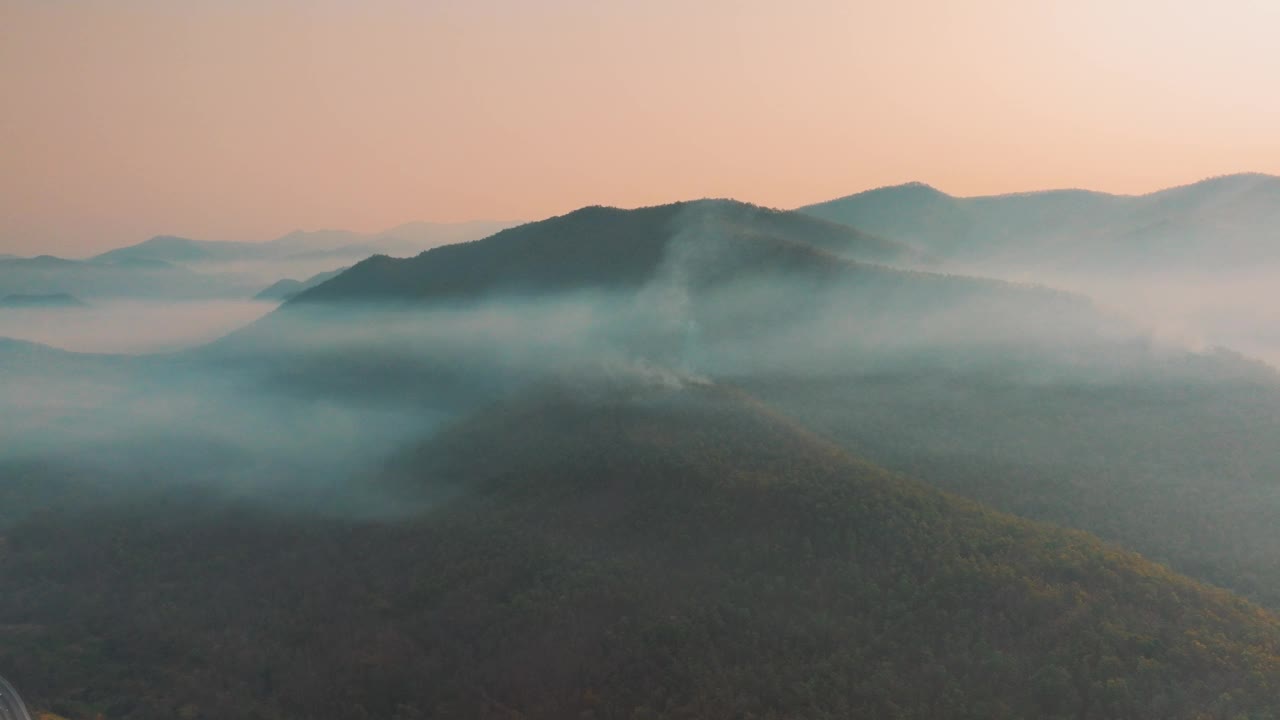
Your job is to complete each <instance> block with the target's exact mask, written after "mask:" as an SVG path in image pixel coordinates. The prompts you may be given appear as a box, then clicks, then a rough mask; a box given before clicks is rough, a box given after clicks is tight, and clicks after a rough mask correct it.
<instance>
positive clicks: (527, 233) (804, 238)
mask: <svg viewBox="0 0 1280 720" xmlns="http://www.w3.org/2000/svg"><path fill="white" fill-rule="evenodd" d="M686 241H696V244H697V246H696V248H694V249H693V250H692V251H694V252H697V253H700V254H704V255H707V256H708V261H710V262H718V261H720V260H721V259H723V260H724V261H725V262H732V263H746V262H754V263H758V264H763V262H764V261H766V260H767V261H769V262H773V261H781V262H784V263H786V264H796V263H800V264H805V263H808V264H814V263H818V264H821V263H822V262H823V260H822V257H823V256H831V257H843V258H851V259H857V260H864V261H872V262H888V263H911V262H916V261H919V260H920V259H921V255H920V254H919V253H918V252H916V251H914V250H913V249H912V248H910V247H909V246H906V245H903V244H902V243H898V242H894V241H890V240H884V239H882V238H878V237H875V236H871V235H867V234H865V233H861V232H859V231H857V230H853V229H851V228H844V227H841V226H839V225H836V224H832V223H827V222H823V221H819V220H814V219H811V218H807V217H805V216H803V215H799V214H796V213H787V212H780V211H775V210H767V209H765V208H760V207H756V206H752V205H747V204H745V203H738V202H735V201H729V200H702V201H695V202H689V203H675V204H671V205H661V206H655V207H649V208H641V209H637V210H621V209H618V208H607V207H587V208H582V209H581V210H577V211H575V212H573V213H569V214H568V215H563V216H560V217H555V218H550V219H548V220H544V221H541V222H535V223H529V224H526V225H521V226H519V227H516V228H512V229H509V230H504V231H502V232H499V233H497V234H495V235H493V236H492V237H489V238H486V239H484V240H483V241H479V242H472V243H461V244H457V245H449V246H445V247H440V248H435V249H433V250H430V251H427V252H425V253H423V254H421V255H419V256H417V257H415V258H410V259H407V260H399V261H397V260H394V259H391V258H386V257H375V258H372V259H370V260H368V261H366V262H364V263H361V264H359V265H357V266H356V267H354V268H352V269H351V270H350V271H348V272H346V273H343V274H342V275H340V276H338V277H337V278H335V279H333V280H331V281H329V282H327V283H324V284H323V285H321V286H319V287H318V288H316V289H314V290H311V291H309V292H307V293H304V294H303V295H302V296H300V297H299V298H297V301H299V302H312V301H327V300H342V299H363V300H421V299H430V298H438V299H447V298H465V297H471V298H476V297H480V296H482V295H485V294H488V293H497V294H500V295H504V294H505V295H520V294H524V293H532V294H543V293H557V292H570V291H578V290H590V289H609V290H620V289H628V288H632V289H634V288H636V287H638V286H640V285H642V284H644V283H645V282H646V281H648V280H650V279H651V278H653V277H654V276H655V275H657V274H658V273H659V272H660V271H661V270H662V269H663V268H662V263H663V262H664V261H667V260H669V259H670V258H671V257H673V255H676V254H679V253H680V252H683V251H684V248H685V247H686V246H689V247H692V245H690V243H689V242H686ZM747 249H750V250H751V251H752V252H758V253H764V255H762V256H760V257H751V258H744V257H743V253H744V252H746V251H747ZM721 251H723V254H724V257H723V258H720V257H719V256H717V253H720V252H721ZM784 256H786V257H785V258H784ZM740 269H741V268H740V267H737V266H734V267H725V268H721V269H718V270H717V272H721V273H722V274H729V273H730V272H732V271H736V270H740Z"/></svg>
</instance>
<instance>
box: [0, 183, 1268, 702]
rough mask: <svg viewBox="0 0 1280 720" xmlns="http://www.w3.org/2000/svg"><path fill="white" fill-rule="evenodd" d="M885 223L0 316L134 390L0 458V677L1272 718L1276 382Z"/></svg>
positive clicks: (1, 354)
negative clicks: (118, 308) (227, 327)
mask: <svg viewBox="0 0 1280 720" xmlns="http://www.w3.org/2000/svg"><path fill="white" fill-rule="evenodd" d="M911 192H913V193H917V194H919V195H920V196H921V197H922V198H926V199H924V200H919V201H920V202H935V201H939V198H938V196H937V194H936V193H932V191H929V190H928V189H927V188H922V187H915V188H912V189H911ZM931 193H932V194H931ZM929 197H932V198H933V199H932V200H929V199H927V198H929ZM942 200H945V197H944V198H943V199H942ZM1059 202H1070V203H1080V204H1082V206H1083V205H1087V204H1088V203H1091V202H1093V199H1090V198H1088V197H1080V198H1074V199H1069V200H1068V199H1066V198H1055V199H1054V200H1053V203H1054V204H1056V203H1059ZM943 206H945V203H944V205H940V206H939V207H943ZM938 212H939V213H941V212H943V211H942V210H939V211H938ZM891 237H892V236H890V235H888V234H881V233H880V232H875V233H874V234H872V233H868V232H862V231H859V230H854V229H852V228H850V227H847V226H844V225H842V224H840V223H835V222H830V221H827V220H823V219H820V218H814V217H811V216H807V215H805V214H803V213H796V212H782V211H773V210H767V209H764V208H759V207H755V206H751V205H746V204H742V203H735V202H731V201H697V202H690V203H678V204H673V205H665V206H658V207H652V208H641V209H637V210H620V209H616V208H603V207H591V208H584V209H582V210H579V211H576V212H573V213H569V214H567V215H564V216H560V217H556V218H551V219H548V220H545V221H541V222H537V223H530V224H526V225H522V226H519V227H515V228H510V229H506V230H503V231H500V232H498V233H496V234H493V235H491V236H490V237H487V238H485V239H482V240H477V241H473V242H467V243H461V244H456V245H449V246H445V247H440V248H435V249H432V250H428V251H426V252H424V253H421V254H419V255H417V256H415V257H410V258H404V259H394V258H390V257H385V256H375V257H372V258H369V259H367V260H364V261H363V262H360V263H358V264H356V265H355V266H353V267H352V268H350V269H348V270H346V271H345V272H341V273H339V274H337V275H336V276H334V277H332V278H330V279H328V280H326V281H323V282H320V283H319V284H316V285H315V286H314V287H312V288H310V289H308V290H305V291H303V292H301V293H300V294H298V295H297V296H295V297H293V298H292V299H291V300H288V301H286V302H285V303H284V304H283V305H282V307H281V308H280V309H278V310H276V311H274V312H272V313H270V314H269V315H268V316H266V317H265V318H263V319H262V320H260V321H258V322H256V323H254V324H252V325H250V326H249V327H247V328H244V329H243V330H240V331H238V332H235V333H233V334H231V335H230V336H228V337H226V338H224V339H222V340H220V341H218V342H216V343H213V344H211V345H210V346H208V347H205V348H200V349H198V350H194V351H190V352H185V353H177V354H174V355H172V356H165V357H156V358H118V357H117V358H97V357H90V356H78V355H75V354H70V353H60V352H58V351H53V350H51V349H49V348H43V347H39V346H34V345H31V344H26V343H14V342H0V377H3V378H4V379H5V381H6V382H5V384H4V385H3V386H0V387H2V388H4V389H7V390H8V391H9V392H11V393H12V392H14V389H15V388H17V392H18V395H17V397H18V399H19V401H20V402H28V403H29V402H31V400H30V399H31V398H32V397H33V396H34V397H37V398H38V397H39V395H38V393H39V392H49V391H51V390H53V389H56V387H57V384H56V383H57V380H58V378H60V377H63V378H68V380H67V382H70V380H69V379H70V378H81V379H84V378H88V379H90V380H92V381H93V382H94V383H95V384H94V386H93V387H92V388H89V389H91V390H93V391H94V392H102V393H105V394H104V397H108V398H110V399H111V400H110V402H118V403H120V404H121V405H122V406H124V405H125V404H127V405H128V407H130V408H136V412H137V414H138V415H139V416H141V417H140V418H138V419H136V418H133V417H132V416H123V417H122V418H111V417H110V412H109V411H110V405H109V403H106V402H104V403H99V408H98V411H99V412H102V413H103V417H104V418H106V420H105V421H104V422H99V421H98V419H97V417H91V418H88V419H87V422H86V420H85V419H84V418H80V417H79V416H80V415H81V413H78V412H74V411H75V407H74V406H72V411H73V412H71V413H69V414H63V415H58V414H57V413H54V412H47V413H44V414H42V415H41V416H40V419H41V420H42V421H43V422H46V423H48V426H47V427H48V431H49V433H58V432H64V433H65V432H67V429H66V428H65V427H63V424H64V423H70V424H72V425H73V426H74V428H75V429H76V430H77V431H79V432H85V433H87V434H86V436H87V437H89V438H92V439H93V441H94V442H95V443H97V444H93V445H88V446H87V447H88V452H87V453H86V454H87V455H88V457H85V458H79V457H76V456H75V454H74V453H72V454H66V453H63V452H58V453H54V454H51V455H49V456H48V457H42V456H39V455H36V454H33V453H27V454H25V455H22V456H20V457H18V458H7V457H0V473H3V474H4V475H5V476H6V477H8V478H12V481H11V482H9V483H6V484H3V485H0V493H6V494H5V495H2V496H0V537H3V539H4V542H2V543H0V577H4V578H5V579H6V582H7V583H9V584H10V585H11V586H12V587H15V588H19V591H18V592H12V593H4V594H0V618H3V619H5V621H4V622H0V665H4V666H5V667H16V668H18V669H19V671H20V674H19V672H11V674H12V675H13V676H14V677H17V678H18V679H19V680H21V683H22V686H23V688H24V693H25V694H26V695H27V696H29V697H30V698H32V699H33V700H34V701H35V702H36V703H38V706H39V707H42V708H50V709H53V710H54V711H57V712H59V713H61V714H64V715H67V716H70V717H81V716H88V717H91V716H93V715H95V714H97V713H103V714H104V715H107V716H122V717H135V718H152V717H156V718H159V717H173V716H175V715H185V716H201V715H207V716H211V717H252V716H260V717H299V718H301V717H327V716H340V717H392V718H401V719H402V720H403V719H407V718H417V717H495V718H496V717H503V718H511V717H529V718H542V717H545V718H560V717H597V718H603V717H629V718H636V717H649V718H652V717H671V718H694V717H697V718H703V717H711V718H716V717H724V718H729V717H759V718H768V717H778V718H781V717H904V718H935V717H975V718H976V717H982V718H1023V717H1044V718H1064V719H1065V718H1071V719H1073V720H1075V719H1078V718H1108V717H1125V718H1153V719H1154V718H1198V717H1267V715H1268V713H1273V712H1274V709H1275V707H1276V705H1275V700H1274V698H1275V696H1276V690H1277V687H1276V681H1275V678H1277V677H1280V622H1278V621H1277V618H1276V616H1275V615H1274V614H1273V611H1272V610H1268V609H1263V607H1262V606H1259V605H1254V604H1252V602H1251V601H1250V600H1246V599H1242V597H1241V596H1240V595H1236V594H1232V592H1231V591H1232V590H1234V591H1237V592H1239V593H1243V594H1246V595H1248V597H1249V598H1251V599H1253V600H1256V601H1258V602H1260V603H1262V604H1263V606H1266V607H1270V608H1276V607H1280V597H1277V595H1276V594H1275V592H1274V590H1273V588H1274V587H1277V586H1280V585H1278V584H1277V583H1280V566H1277V565H1276V563H1275V561H1274V558H1275V557H1280V534H1277V531H1276V530H1275V529H1274V528H1275V527H1277V524H1276V523H1274V522H1271V521H1272V520H1273V519H1274V518H1275V517H1277V516H1278V515H1280V503H1278V502H1277V500H1276V497H1277V495H1276V493H1275V492H1274V483H1273V482H1271V480H1270V478H1274V477H1276V475H1277V473H1280V455H1277V453H1276V451H1275V449H1274V445H1275V443H1274V442H1273V440H1274V437H1275V434H1276V433H1277V432H1280V426H1277V421H1276V418H1280V380H1277V378H1276V376H1275V373H1274V372H1273V371H1271V370H1270V369H1269V368H1267V367H1265V366H1261V365H1259V364H1257V363H1253V362H1251V361H1249V360H1248V359H1247V358H1243V357H1240V356H1237V355H1234V354H1231V353H1228V352H1224V351H1219V352H1192V351H1190V350H1187V349H1185V348H1180V347H1175V346H1169V345H1166V344H1162V343H1160V342H1157V341H1156V340H1153V339H1152V338H1151V337H1149V336H1148V335H1146V334H1144V332H1143V331H1142V329H1141V328H1140V327H1137V326H1135V325H1134V324H1132V323H1130V322H1128V321H1124V320H1121V319H1116V318H1113V317H1111V316H1109V315H1107V314H1106V313H1104V312H1101V311H1099V310H1098V309H1097V308H1096V307H1094V306H1093V304H1092V303H1090V302H1089V301H1088V300H1087V299H1085V298H1082V297H1079V296H1075V295H1071V294H1067V293H1062V292H1058V291H1054V290H1050V289H1046V288H1040V287H1030V286H1024V285H1017V284H1011V283H1006V282H1000V281H995V280H988V279H982V278H974V277H962V276H953V275H946V274H940V273H938V272H930V271H925V270H922V269H921V268H935V267H937V266H936V264H935V257H937V256H947V255H948V254H949V253H948V252H947V251H946V248H945V247H942V246H934V245H930V244H929V243H928V242H927V241H917V242H918V243H919V244H918V245H917V244H915V243H908V242H903V241H902V240H900V239H888V238H891ZM334 242H338V239H335V241H334ZM918 248H924V249H918ZM135 260H136V261H139V262H151V261H152V260H151V259H148V258H135ZM119 261H120V259H119V258H117V259H116V261H115V262H119ZM156 261H159V262H168V261H166V260H159V259H157V260H156ZM112 368H114V369H112ZM108 370H110V372H108ZM33 379H37V380H39V381H40V383H36V382H33ZM41 383H42V384H41ZM32 388H35V389H37V390H36V391H35V393H34V395H33V390H32ZM77 394H78V391H77ZM73 399H74V398H73ZM246 408H253V410H248V409H246ZM254 413H256V414H259V415H261V416H262V418H265V419H262V418H259V417H250V415H251V414H254ZM29 416H30V414H27V415H24V416H23V417H29ZM440 418H445V420H444V421H443V422H444V424H443V425H442V426H439V427H437V426H435V423H436V422H438V421H439V419H440ZM124 420H138V424H139V426H141V427H144V428H147V430H146V432H149V433H152V435H147V436H137V437H135V436H131V435H128V434H127V432H126V435H125V438H126V440H127V441H117V440H114V439H111V440H110V442H108V441H106V440H102V439H101V438H104V437H107V438H110V437H111V436H110V433H111V432H119V429H118V428H120V427H121V426H126V425H128V423H126V422H123V421H124ZM99 425H101V426H102V427H101V428H99V427H98V426H99ZM187 426H191V427H192V428H194V429H197V430H199V432H198V434H197V436H196V437H194V438H193V437H189V436H188V437H184V436H182V435H181V433H180V432H179V431H180V429H181V428H183V427H187ZM156 428H159V430H157V429H156ZM404 428H421V429H416V430H413V431H412V433H409V434H404V435H396V432H397V431H402V430H403V429H404ZM37 430H38V431H39V432H37V433H36V435H35V436H32V435H27V436H24V437H32V438H33V440H41V438H40V437H39V434H40V433H43V432H44V431H45V428H44V426H41V427H39V428H37ZM304 432H313V433H315V434H314V435H313V436H310V437H308V436H305V435H304V434H303V433H304ZM54 437H56V435H54ZM389 437H396V438H400V440H396V441H395V442H394V443H392V442H390V441H388V440H387V438H389ZM264 440H265V442H266V444H267V445H268V446H270V447H271V448H273V449H278V448H280V447H283V448H284V455H282V456H280V457H272V458H267V457H265V455H260V454H258V453H260V452H261V450H260V446H259V445H255V444H254V443H262V442H263V441H264ZM401 440H403V442H402V441H401ZM344 442H345V443H346V444H345V445H344V444H342V443H344ZM379 443H382V444H379ZM30 444H31V445H34V444H36V443H30ZM375 446H376V447H378V448H382V449H384V450H386V452H381V453H380V454H378V455H376V456H374V455H369V454H367V451H368V448H369V447H375ZM392 447H394V450H388V449H387V448H392ZM255 448H259V449H255ZM362 452H364V453H366V454H362ZM351 457H361V458H365V459H366V461H365V463H364V464H353V463H351V462H350V461H349V458H351ZM371 457H372V458H374V459H373V460H368V458H371ZM229 458H230V460H229ZM282 458H283V459H282ZM344 461H345V462H344ZM330 466H332V467H330ZM211 468H212V469H213V470H212V471H211ZM223 468H228V469H227V470H222V469H223ZM886 468H887V469H886ZM219 473H221V474H219ZM223 475H225V476H226V477H223ZM951 493H954V494H951ZM979 502H982V503H986V504H985V505H984V504H978V503H979ZM28 508H34V509H31V510H29V509H28ZM990 508H995V509H990ZM1001 510H1003V511H1008V512H1011V513H1016V514H1019V515H1022V516H1024V517H1025V518H1031V519H1018V518H1015V517H1014V516H1013V515H1006V514H1002V513H1001V512H1000V511H1001ZM1034 520H1047V521H1050V522H1052V523H1054V524H1055V525H1057V526H1058V527H1053V526H1050V525H1044V524H1038V523H1037V522H1035V521H1034ZM1268 523H1270V524H1269V525H1268ZM1063 526H1066V527H1068V528H1075V529H1063ZM1080 529H1084V530H1087V531H1089V532H1093V533H1096V534H1098V535H1100V536H1102V537H1103V538H1104V540H1105V541H1109V542H1112V543H1114V544H1112V545H1108V544H1105V542H1104V541H1101V540H1098V539H1096V538H1095V537H1094V536H1092V535H1087V534H1085V533H1084V532H1080ZM1134 550H1139V551H1141V552H1143V553H1144V555H1146V556H1147V558H1150V559H1145V558H1144V557H1143V556H1139V555H1137V554H1134V552H1133V551H1134ZM1152 560H1155V561H1158V562H1159V563H1163V564H1156V563H1155V562H1153V561H1152ZM1170 567H1171V568H1172V569H1169V568H1170ZM1180 573H1181V574H1180ZM1206 582H1208V583H1213V584H1214V585H1217V586H1221V587H1225V588H1227V589H1219V588H1216V587H1210V586H1209V585H1206V584H1204V583H1206ZM122 658H123V659H122Z"/></svg>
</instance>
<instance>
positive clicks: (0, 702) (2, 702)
mask: <svg viewBox="0 0 1280 720" xmlns="http://www.w3.org/2000/svg"><path fill="white" fill-rule="evenodd" d="M0 720H31V715H30V714H29V713H28V712H27V708H26V706H25V705H23V704H22V698H20V697H18V691H17V690H14V689H13V686H12V685H10V684H9V681H8V680H5V679H4V678H2V677H0Z"/></svg>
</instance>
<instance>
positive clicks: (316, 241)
mask: <svg viewBox="0 0 1280 720" xmlns="http://www.w3.org/2000/svg"><path fill="white" fill-rule="evenodd" d="M513 224H514V223H509V222H488V221H476V222H463V223H426V222H415V223H408V224H405V225H400V226H398V227H394V228H391V229H390V230H385V231H383V232H380V233H371V234H365V233H357V232H352V231H349V230H315V231H302V230H297V231H294V232H291V233H289V234H287V235H284V236H281V237H278V238H276V239H275V240H269V241H267V242H262V243H251V242H228V241H215V240H192V239H189V238H182V237H173V236H168V235H162V236H157V237H153V238H151V239H150V240H146V241H144V242H141V243H138V244H136V245H130V246H128V247H123V248H118V249H116V250H110V251H108V252H105V253H102V254H101V255H98V256H96V257H95V258H94V259H95V260H99V261H107V262H119V261H121V260H150V261H155V260H159V261H163V262H170V263H176V264H187V265H190V264H201V263H219V262H243V261H266V260H274V261H284V260H298V259H313V260H314V259H323V258H336V259H338V260H342V259H351V258H355V259H362V258H365V257H368V256H370V255H378V254H383V255H415V254H417V253H419V252H422V251H423V250H426V249H428V248H432V247H436V246H438V245H445V244H449V243H455V242H462V241H464V240H475V239H477V238H481V237H485V236H487V235H491V234H493V233H495V232H497V231H498V230H501V229H503V228H506V227H510V226H511V225H513Z"/></svg>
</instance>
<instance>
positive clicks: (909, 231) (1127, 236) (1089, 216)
mask: <svg viewBox="0 0 1280 720" xmlns="http://www.w3.org/2000/svg"><path fill="white" fill-rule="evenodd" d="M801 211H802V212H804V213H807V214H810V215H813V216H814V217H820V218H824V219H827V220H831V221H833V222H842V223H847V224H850V225H852V226H855V227H858V228H860V229H863V230H866V231H869V232H873V233H876V234H879V235H883V236H884V237H889V238H895V239H899V240H903V241H905V242H909V243H913V244H916V245H918V246H920V247H922V248H925V249H927V250H929V251H930V252H933V253H936V254H937V255H939V256H942V257H944V258H947V259H951V260H959V261H968V262H977V261H983V262H991V261H1000V262H1004V263H1010V264H1037V265H1047V264H1048V263H1055V265H1054V267H1056V268H1058V269H1062V270H1069V269H1081V270H1085V269H1093V270H1118V269H1123V270H1131V269H1143V270H1152V269H1164V270H1170V269H1184V270H1186V269H1201V270H1203V269H1226V268H1247V267H1250V265H1251V264H1255V263H1273V262H1274V261H1275V258H1276V255H1275V244H1276V240H1277V231H1276V228H1277V227H1280V177H1275V176H1270V175H1261V174H1245V175H1230V176H1225V177H1218V178H1212V179H1209V180H1204V181H1202V182H1199V183H1195V184H1192V185H1188V186H1184V187H1178V188H1172V189H1169V190H1163V191H1160V192H1155V193H1150V194H1147V195H1139V196H1123V195H1108V194H1105V193H1098V192H1089V191H1083V190H1055V191H1048V192H1032V193H1018V194H1013V195H996V196H989V197H972V198H959V197H953V196H951V195H947V194H945V193H942V192H940V191H938V190H935V189H934V188H931V187H928V186H927V185H922V184H919V183H912V184H908V185H901V186H897V187H887V188H880V189H877V190H871V191H868V192H863V193H859V194H856V195H851V196H848V197H844V198H840V199H837V200H831V201H829V202H824V203H819V204H816V205H810V206H807V207H804V208H801Z"/></svg>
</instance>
